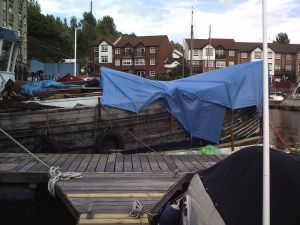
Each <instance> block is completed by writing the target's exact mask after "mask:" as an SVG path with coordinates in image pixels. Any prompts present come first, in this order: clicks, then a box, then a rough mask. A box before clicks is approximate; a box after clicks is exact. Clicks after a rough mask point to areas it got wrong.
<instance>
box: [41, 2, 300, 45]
mask: <svg viewBox="0 0 300 225" xmlns="http://www.w3.org/2000/svg"><path fill="white" fill-rule="evenodd" d="M38 2H39V3H40V5H41V9H42V13H43V14H53V15H55V16H59V17H61V18H67V19H68V21H69V18H70V17H71V16H73V15H74V16H76V17H77V18H78V19H81V18H82V13H83V12H85V11H89V10H90V2H91V1H90V0H63V1H62V0H38ZM267 4H268V38H269V41H273V40H274V39H275V36H276V34H277V33H279V32H286V33H287V34H288V36H289V38H290V40H291V43H297V44H300V1H299V0H268V1H267ZM192 7H193V9H194V35H195V38H208V35H209V25H210V24H211V26H212V32H211V37H212V38H233V39H235V40H236V41H247V42H258V41H261V40H262V31H261V11H262V10H261V7H262V6H261V0H170V1H167V0H94V1H93V14H94V16H95V17H96V19H100V18H101V17H103V16H105V15H110V16H112V17H113V18H114V21H115V24H116V26H117V29H118V30H119V31H121V32H123V33H131V32H134V33H135V34H136V35H139V36H142V35H162V34H166V35H168V36H169V39H170V40H174V41H178V42H179V43H182V42H183V39H184V38H189V36H190V24H191V10H192Z"/></svg>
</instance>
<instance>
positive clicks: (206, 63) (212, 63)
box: [204, 61, 214, 67]
mask: <svg viewBox="0 0 300 225" xmlns="http://www.w3.org/2000/svg"><path fill="white" fill-rule="evenodd" d="M204 62H205V63H204V66H205V67H214V61H204ZM207 65H208V66H207Z"/></svg>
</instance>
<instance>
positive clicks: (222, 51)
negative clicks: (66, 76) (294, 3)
mask: <svg viewBox="0 0 300 225" xmlns="http://www.w3.org/2000/svg"><path fill="white" fill-rule="evenodd" d="M216 55H217V56H219V57H222V56H224V50H223V49H217V50H216Z"/></svg>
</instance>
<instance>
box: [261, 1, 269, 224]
mask: <svg viewBox="0 0 300 225" xmlns="http://www.w3.org/2000/svg"><path fill="white" fill-rule="evenodd" d="M262 23H263V76H264V79H263V82H264V99H263V107H264V108H263V110H264V111H263V137H264V139H263V145H264V147H263V208H262V211H263V212H262V213H263V225H270V144H269V73H268V69H269V68H268V43H267V0H262Z"/></svg>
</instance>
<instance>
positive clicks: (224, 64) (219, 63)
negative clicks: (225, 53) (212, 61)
mask: <svg viewBox="0 0 300 225" xmlns="http://www.w3.org/2000/svg"><path fill="white" fill-rule="evenodd" d="M225 66H226V63H225V62H222V61H221V62H220V61H217V62H216V67H217V68H223V67H225Z"/></svg>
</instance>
